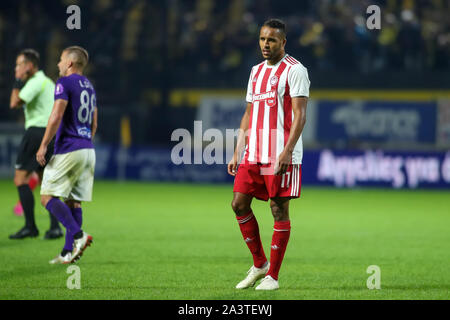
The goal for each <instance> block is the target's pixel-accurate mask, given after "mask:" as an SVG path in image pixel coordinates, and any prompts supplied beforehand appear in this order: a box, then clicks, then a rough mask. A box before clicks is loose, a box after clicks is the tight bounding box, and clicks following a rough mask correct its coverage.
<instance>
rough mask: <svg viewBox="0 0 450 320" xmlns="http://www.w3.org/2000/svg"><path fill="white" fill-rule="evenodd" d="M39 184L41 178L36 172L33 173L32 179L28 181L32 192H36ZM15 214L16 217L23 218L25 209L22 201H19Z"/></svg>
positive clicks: (14, 210) (15, 207)
mask: <svg viewBox="0 0 450 320" xmlns="http://www.w3.org/2000/svg"><path fill="white" fill-rule="evenodd" d="M38 184H39V176H38V174H37V173H36V172H33V173H32V174H31V175H30V179H29V181H28V185H29V186H30V189H31V191H34V189H36V187H37V186H38ZM13 213H14V214H15V215H16V216H23V207H22V203H21V202H20V199H19V200H18V201H17V203H16V205H15V206H14V208H13Z"/></svg>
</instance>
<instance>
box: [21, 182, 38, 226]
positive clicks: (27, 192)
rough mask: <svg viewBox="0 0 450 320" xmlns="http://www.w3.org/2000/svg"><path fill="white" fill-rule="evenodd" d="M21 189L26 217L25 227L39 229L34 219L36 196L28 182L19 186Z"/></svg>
mask: <svg viewBox="0 0 450 320" xmlns="http://www.w3.org/2000/svg"><path fill="white" fill-rule="evenodd" d="M17 190H18V191H19V199H20V202H21V203H22V208H23V215H24V217H25V227H26V228H30V229H37V228H36V222H35V220H34V196H33V192H32V191H31V188H30V186H29V185H28V184H23V185H21V186H18V187H17Z"/></svg>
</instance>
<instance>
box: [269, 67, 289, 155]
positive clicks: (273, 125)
mask: <svg viewBox="0 0 450 320" xmlns="http://www.w3.org/2000/svg"><path fill="white" fill-rule="evenodd" d="M286 66H287V65H286V63H285V62H284V61H283V62H282V63H281V64H280V66H279V67H278V69H277V71H276V72H275V76H276V77H278V81H277V84H276V85H275V86H272V90H275V99H276V104H275V105H274V106H273V107H270V114H269V163H274V162H275V161H276V157H277V143H276V142H277V140H276V139H277V134H276V130H277V122H278V85H279V83H280V81H279V80H280V76H281V74H282V73H283V71H284V69H286ZM272 135H274V136H272ZM272 140H273V141H272ZM272 148H274V149H275V150H272Z"/></svg>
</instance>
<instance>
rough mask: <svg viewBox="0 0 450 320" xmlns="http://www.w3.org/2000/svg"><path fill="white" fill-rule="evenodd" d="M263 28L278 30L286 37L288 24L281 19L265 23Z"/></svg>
mask: <svg viewBox="0 0 450 320" xmlns="http://www.w3.org/2000/svg"><path fill="white" fill-rule="evenodd" d="M263 27H269V28H273V29H278V30H280V32H281V33H282V34H283V35H284V37H286V24H285V23H284V22H283V21H282V20H280V19H269V20H266V21H265V22H264V23H263Z"/></svg>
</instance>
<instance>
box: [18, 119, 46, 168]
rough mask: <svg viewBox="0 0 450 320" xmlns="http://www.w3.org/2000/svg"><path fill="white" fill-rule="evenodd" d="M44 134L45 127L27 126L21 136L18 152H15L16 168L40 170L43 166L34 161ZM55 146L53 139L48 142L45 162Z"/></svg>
mask: <svg viewBox="0 0 450 320" xmlns="http://www.w3.org/2000/svg"><path fill="white" fill-rule="evenodd" d="M44 134H45V128H38V127H29V128H28V129H27V131H25V134H24V136H23V138H22V142H21V143H20V146H19V153H18V154H17V160H16V170H25V171H29V172H31V171H40V170H43V169H44V168H43V167H41V165H40V164H39V163H38V162H37V161H36V153H37V152H38V150H39V147H40V146H41V142H42V138H43V137H44ZM54 147H55V139H53V140H52V142H50V144H49V145H48V148H47V154H46V155H45V159H46V162H47V163H48V161H49V160H50V158H51V157H52V155H53V149H54Z"/></svg>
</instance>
